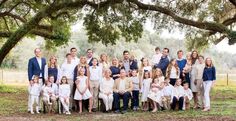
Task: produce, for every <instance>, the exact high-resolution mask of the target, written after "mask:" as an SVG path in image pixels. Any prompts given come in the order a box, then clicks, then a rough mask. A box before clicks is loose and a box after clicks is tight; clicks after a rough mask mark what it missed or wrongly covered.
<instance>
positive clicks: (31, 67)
mask: <svg viewBox="0 0 236 121" xmlns="http://www.w3.org/2000/svg"><path fill="white" fill-rule="evenodd" d="M45 65H46V59H45V58H42V68H41V69H40V67H39V64H38V61H37V59H36V57H33V58H31V59H29V63H28V79H29V81H31V80H32V77H33V75H38V76H40V73H42V79H43V77H44V68H45ZM43 82H44V79H43Z"/></svg>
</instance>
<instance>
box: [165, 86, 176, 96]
mask: <svg viewBox="0 0 236 121" xmlns="http://www.w3.org/2000/svg"><path fill="white" fill-rule="evenodd" d="M173 90H174V87H173V86H172V85H171V84H169V85H168V86H164V88H163V89H162V95H163V96H172V93H173Z"/></svg>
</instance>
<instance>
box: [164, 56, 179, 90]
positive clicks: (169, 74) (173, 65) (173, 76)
mask: <svg viewBox="0 0 236 121" xmlns="http://www.w3.org/2000/svg"><path fill="white" fill-rule="evenodd" d="M179 76H180V70H179V67H178V64H177V62H176V59H171V61H170V63H169V65H168V67H167V70H166V78H167V79H169V80H170V84H171V85H173V86H174V85H175V82H176V80H177V79H179Z"/></svg>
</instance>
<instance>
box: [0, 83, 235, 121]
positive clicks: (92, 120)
mask: <svg viewBox="0 0 236 121" xmlns="http://www.w3.org/2000/svg"><path fill="white" fill-rule="evenodd" d="M211 95H212V96H211V99H212V103H211V104H212V109H211V111H210V112H201V110H193V109H191V110H189V111H159V112H157V113H151V112H142V111H138V112H132V111H131V112H128V113H126V114H113V113H109V114H104V113H101V112H97V113H92V114H88V113H86V112H85V113H83V114H78V113H76V112H74V113H72V115H70V116H67V115H59V114H53V115H50V114H39V115H31V114H29V113H27V99H28V98H27V92H26V86H16V85H14V86H12V85H11V86H9V85H7V86H6V85H1V86H0V121H7V120H9V121H12V120H17V121H18V120H23V121H31V120H34V121H37V120H41V121H48V120H49V121H65V120H71V121H75V120H78V121H116V120H122V121H154V120H157V121H164V120H170V121H196V120H201V121H209V120H214V121H216V120H217V121H227V120H229V121H233V120H236V86H219V85H217V86H215V87H214V88H213V90H212V92H211Z"/></svg>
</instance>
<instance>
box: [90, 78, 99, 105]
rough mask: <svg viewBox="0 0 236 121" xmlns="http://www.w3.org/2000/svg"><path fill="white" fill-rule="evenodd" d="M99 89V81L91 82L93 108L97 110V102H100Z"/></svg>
mask: <svg viewBox="0 0 236 121" xmlns="http://www.w3.org/2000/svg"><path fill="white" fill-rule="evenodd" d="M98 88H99V81H98V80H96V81H93V80H91V81H90V92H91V94H92V96H93V106H92V108H97V101H98Z"/></svg>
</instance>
